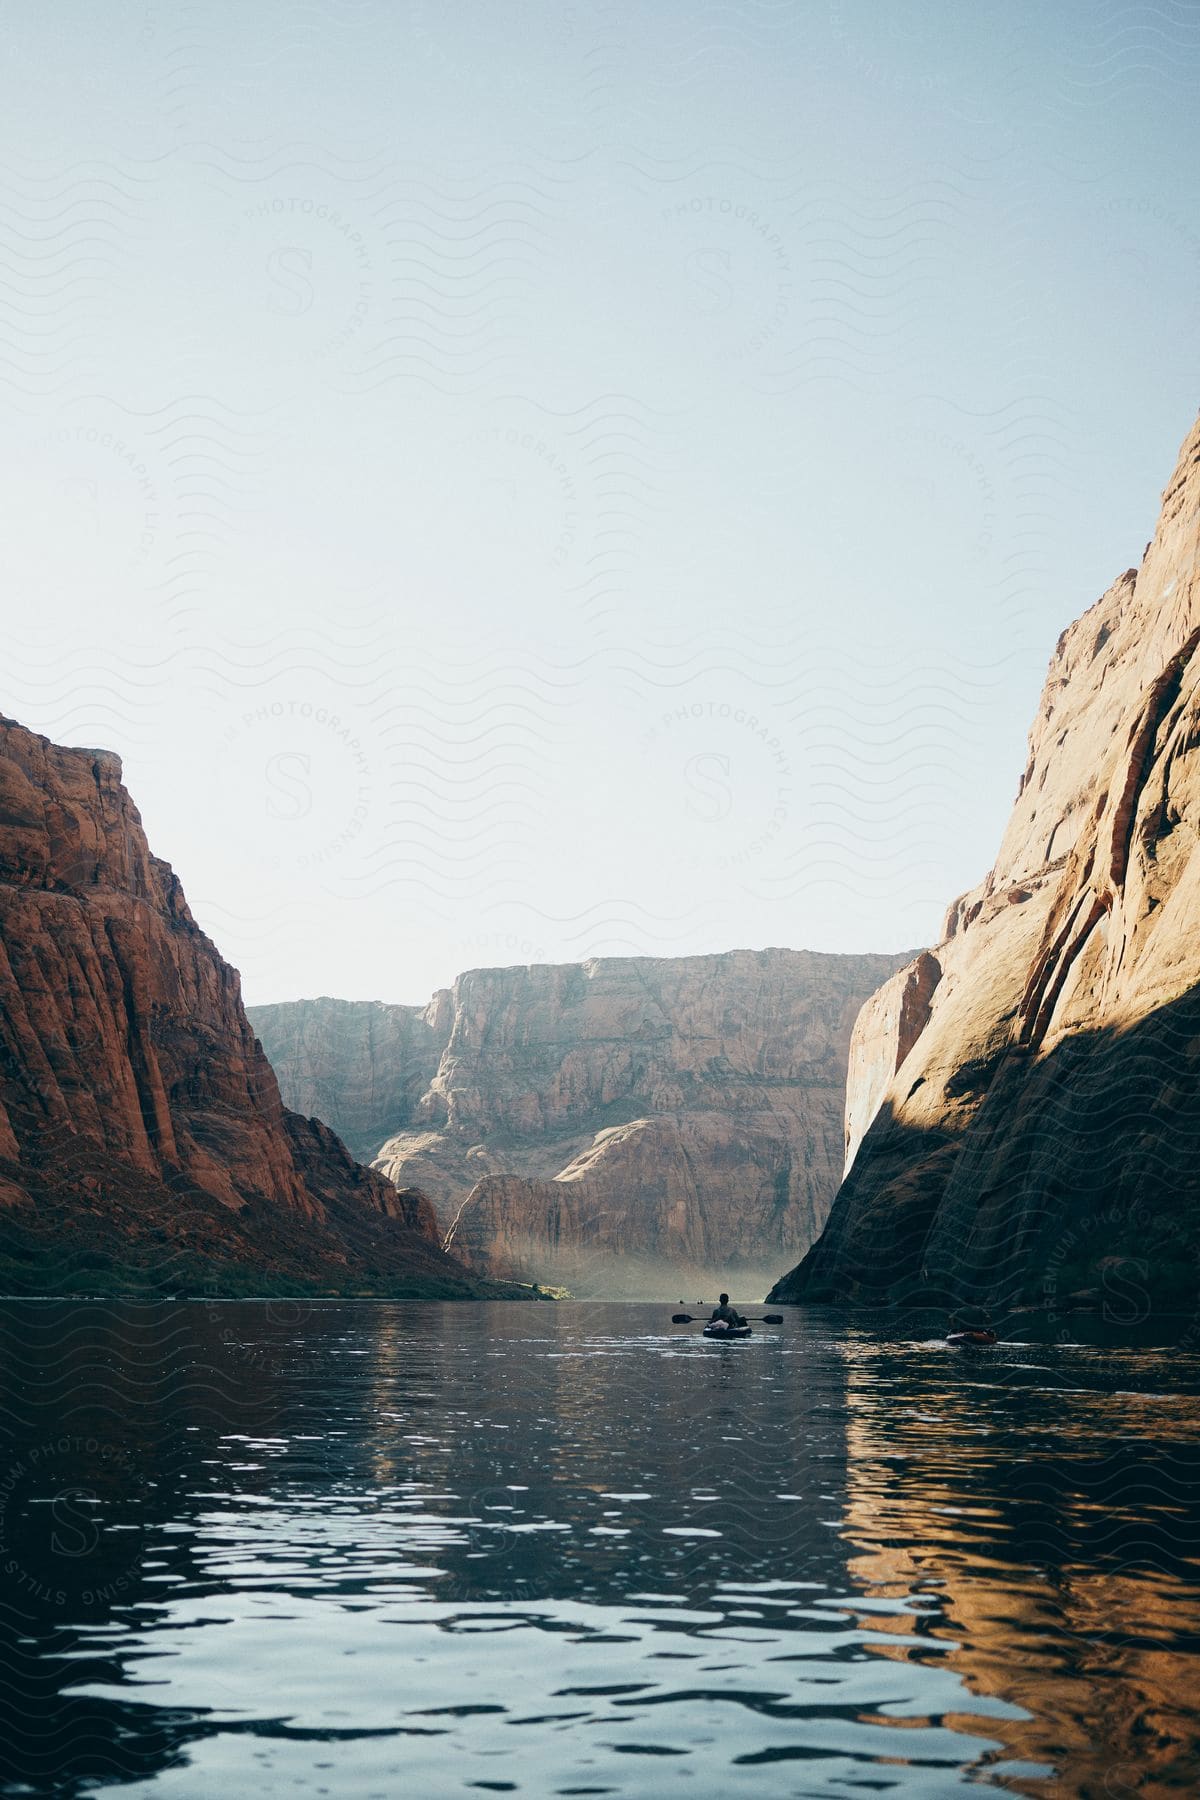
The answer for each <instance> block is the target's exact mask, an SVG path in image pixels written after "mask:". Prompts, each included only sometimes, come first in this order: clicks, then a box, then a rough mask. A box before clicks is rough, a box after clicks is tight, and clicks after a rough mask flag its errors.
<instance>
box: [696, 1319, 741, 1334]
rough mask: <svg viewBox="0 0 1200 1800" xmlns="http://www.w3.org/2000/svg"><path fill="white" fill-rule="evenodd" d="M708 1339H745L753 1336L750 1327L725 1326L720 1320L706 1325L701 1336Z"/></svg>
mask: <svg viewBox="0 0 1200 1800" xmlns="http://www.w3.org/2000/svg"><path fill="white" fill-rule="evenodd" d="M701 1335H702V1336H704V1337H707V1338H744V1337H749V1336H750V1335H751V1330H750V1327H749V1325H725V1324H723V1323H722V1322H721V1321H720V1320H719V1319H717V1320H714V1321H713V1323H712V1324H711V1325H706V1326H705V1327H704V1331H703V1333H702V1334H701Z"/></svg>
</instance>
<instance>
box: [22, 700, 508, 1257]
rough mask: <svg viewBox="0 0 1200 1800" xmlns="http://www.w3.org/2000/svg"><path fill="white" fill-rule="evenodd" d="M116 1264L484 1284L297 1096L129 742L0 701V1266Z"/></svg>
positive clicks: (417, 1206)
mask: <svg viewBox="0 0 1200 1800" xmlns="http://www.w3.org/2000/svg"><path fill="white" fill-rule="evenodd" d="M126 1267H128V1269H131V1270H140V1271H141V1277H140V1278H141V1279H143V1280H144V1282H146V1283H149V1284H150V1285H153V1284H154V1283H155V1282H156V1281H158V1282H165V1283H168V1284H170V1283H172V1282H173V1281H174V1280H175V1279H176V1278H178V1279H181V1280H187V1281H189V1282H191V1283H193V1284H194V1283H195V1282H197V1281H200V1280H203V1279H204V1278H205V1271H208V1272H209V1273H210V1274H212V1275H213V1280H214V1281H216V1282H217V1285H218V1287H219V1286H220V1281H219V1280H218V1278H217V1276H216V1275H215V1274H214V1273H213V1271H215V1270H217V1269H218V1268H220V1269H223V1270H225V1272H226V1276H228V1273H229V1271H230V1270H240V1271H241V1272H242V1274H243V1275H244V1277H245V1279H246V1281H247V1282H248V1283H251V1284H253V1281H254V1278H255V1276H256V1275H262V1276H274V1277H278V1279H279V1281H280V1283H282V1284H283V1285H286V1283H287V1282H288V1281H289V1280H295V1281H312V1282H317V1283H320V1284H322V1285H335V1286H336V1285H338V1284H345V1283H350V1284H354V1283H361V1282H366V1281H369V1280H370V1279H373V1278H375V1277H378V1278H379V1279H380V1280H381V1281H383V1282H384V1283H385V1285H386V1284H391V1286H393V1287H398V1288H400V1289H404V1290H406V1291H413V1292H416V1291H418V1290H419V1291H426V1290H427V1291H429V1292H451V1291H463V1292H467V1291H471V1290H472V1288H473V1286H474V1285H476V1284H473V1282H472V1279H471V1278H470V1277H468V1276H467V1275H466V1274H465V1272H464V1271H463V1270H461V1269H459V1268H457V1267H456V1266H455V1265H453V1264H452V1263H451V1262H450V1261H449V1260H448V1259H447V1258H446V1257H444V1256H443V1254H442V1252H441V1249H440V1238H439V1233H438V1229H437V1225H436V1221H435V1218H434V1214H433V1211H432V1208H431V1207H430V1206H429V1204H428V1202H427V1201H425V1200H423V1199H422V1198H420V1197H419V1196H417V1197H414V1196H412V1195H408V1196H402V1195H400V1194H398V1193H397V1191H396V1188H395V1187H394V1186H393V1185H392V1183H391V1182H389V1181H387V1180H386V1179H384V1178H383V1177H382V1176H380V1175H378V1174H376V1173H374V1172H372V1171H370V1170H368V1169H365V1168H362V1167H360V1166H359V1165H358V1164H357V1163H356V1162H354V1160H353V1159H352V1158H351V1157H350V1155H349V1153H348V1152H347V1150H346V1148H345V1146H344V1144H342V1143H341V1141H340V1140H339V1139H338V1138H337V1137H336V1136H335V1135H334V1134H333V1132H332V1131H330V1130H329V1129H328V1127H327V1126H325V1125H323V1124H321V1123H319V1122H318V1121H316V1120H311V1119H305V1118H301V1117H298V1116H296V1115H295V1114H293V1113H290V1112H288V1111H287V1110H285V1108H284V1106H283V1103H282V1101H281V1099H280V1096H279V1089H278V1086H277V1085H276V1081H275V1076H274V1074H273V1073H272V1070H271V1067H270V1064H269V1063H268V1062H267V1059H266V1057H265V1056H264V1055H263V1053H262V1050H261V1048H260V1046H259V1044H258V1043H257V1041H256V1039H255V1037H254V1033H253V1032H252V1030H251V1028H250V1025H249V1023H248V1021H247V1019H246V1015H245V1012H244V1011H243V1008H242V1002H241V993H240V986H239V981H238V976H237V972H236V971H235V970H234V969H231V968H230V966H229V965H228V963H226V962H224V961H223V960H222V958H221V956H220V955H219V954H218V952H217V950H216V948H215V946H214V945H213V944H212V943H211V942H210V941H209V939H208V938H207V937H206V936H205V935H204V933H203V932H202V931H201V930H200V928H199V927H198V926H197V924H196V922H195V920H194V919H193V918H192V915H191V913H190V912H189V910H188V906H187V902H186V900H185V899H184V896H183V891H182V889H181V888H180V885H179V882H178V881H177V879H176V877H175V875H174V874H173V873H172V871H171V869H170V868H169V867H168V865H167V864H166V863H164V862H161V861H160V860H159V859H158V858H157V857H155V856H153V855H152V854H151V852H150V848H149V846H148V844H147V842H146V838H145V834H144V832H143V830H142V824H141V819H140V818H139V816H138V812H137V809H136V807H135V806H134V804H133V802H132V800H131V799H130V797H129V795H128V793H127V792H126V790H125V788H124V787H123V785H122V783H121V765H120V762H119V760H118V758H117V757H115V756H113V755H111V754H110V753H108V752H105V751H100V750H72V749H64V748H61V747H60V746H58V745H55V744H52V743H50V742H48V741H47V739H45V738H42V737H38V736H35V735H34V733H32V732H30V731H26V730H25V729H24V728H23V727H21V726H20V725H18V724H16V723H14V722H13V721H12V720H10V719H4V718H0V1275H2V1276H3V1279H4V1281H5V1282H6V1284H7V1291H10V1292H12V1291H18V1292H28V1291H39V1290H40V1289H44V1287H45V1286H46V1284H48V1283H49V1284H51V1285H53V1283H54V1282H55V1279H56V1271H57V1277H60V1278H62V1279H63V1280H64V1282H65V1285H67V1286H69V1287H74V1288H75V1289H76V1290H77V1289H78V1287H79V1284H80V1280H82V1279H84V1278H85V1277H86V1272H87V1270H88V1269H93V1270H96V1271H102V1272H103V1273H102V1274H97V1277H96V1286H97V1287H98V1288H99V1289H101V1290H103V1289H104V1288H105V1287H107V1286H110V1285H111V1284H112V1282H113V1281H114V1280H116V1282H117V1285H118V1286H119V1285H121V1282H122V1280H123V1277H122V1275H121V1270H122V1269H123V1268H126ZM224 1279H225V1277H221V1280H224Z"/></svg>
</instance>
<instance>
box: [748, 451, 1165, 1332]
mask: <svg viewBox="0 0 1200 1800" xmlns="http://www.w3.org/2000/svg"><path fill="white" fill-rule="evenodd" d="M1198 573H1200V426H1197V428H1196V429H1194V430H1193V432H1192V433H1191V435H1190V437H1189V438H1188V440H1187V442H1186V443H1185V445H1184V447H1183V452H1182V454H1181V457H1180V461H1179V465H1178V467H1177V469H1176V471H1175V474H1174V476H1173V477H1172V480H1171V482H1170V484H1169V486H1168V488H1167V490H1166V493H1165V495H1164V498H1163V507H1162V514H1161V517H1160V520H1159V525H1158V529H1157V531H1156V533H1155V537H1154V539H1153V542H1152V543H1151V544H1150V545H1149V547H1148V548H1147V551H1146V555H1145V557H1144V559H1143V561H1142V565H1141V567H1140V569H1137V570H1133V569H1131V570H1128V571H1127V572H1126V573H1125V574H1124V575H1123V576H1121V578H1120V579H1119V580H1118V581H1117V582H1115V583H1114V585H1113V586H1112V587H1111V588H1110V589H1109V591H1108V592H1107V593H1106V594H1105V595H1104V597H1103V598H1102V599H1101V600H1100V601H1098V602H1097V604H1096V605H1095V606H1094V607H1092V609H1091V610H1090V611H1089V612H1087V613H1085V614H1084V615H1083V617H1082V618H1081V619H1079V620H1077V621H1076V623H1075V624H1074V625H1072V626H1071V627H1070V628H1069V629H1068V630H1067V631H1065V632H1064V633H1063V635H1062V637H1061V638H1060V639H1059V642H1058V645H1057V648H1056V650H1055V654H1054V658H1053V660H1052V662H1051V665H1050V671H1049V674H1048V676H1047V680H1046V685H1045V688H1044V690H1043V694H1042V700H1041V705H1040V708H1039V711H1038V716H1037V719H1036V720H1035V722H1034V726H1033V729H1032V731H1031V733H1030V740H1029V757H1028V761H1027V765H1026V768H1025V771H1024V773H1023V775H1022V777H1021V782H1020V787H1019V790H1018V794H1017V800H1016V804H1015V806H1014V809H1013V814H1012V817H1011V819H1010V822H1009V826H1008V829H1007V831H1006V833H1005V837H1004V841H1003V843H1002V845H1001V848H1000V853H999V856H998V858H997V861H996V865H995V867H994V869H993V870H992V872H991V874H990V875H989V876H988V877H987V879H986V881H984V882H983V883H982V884H981V886H980V887H978V888H976V889H975V890H973V891H972V892H971V893H969V894H966V895H964V896H963V897H962V899H960V900H958V901H956V902H955V903H954V905H953V906H952V907H951V908H950V911H949V913H948V915H947V919H946V925H945V929H944V935H943V941H942V942H941V943H940V944H938V945H937V946H935V948H934V949H933V951H932V952H930V953H928V954H927V955H926V956H925V957H923V958H920V959H918V962H917V963H916V964H914V965H913V966H912V967H911V968H910V969H908V970H905V971H902V972H901V973H900V974H898V975H896V976H895V977H893V979H892V981H891V982H889V983H888V984H886V985H885V987H884V988H883V989H881V991H880V992H879V993H878V994H877V995H875V996H874V997H873V998H872V999H871V1000H870V1001H869V1002H868V1003H867V1005H866V1006H865V1007H864V1009H863V1012H862V1014H861V1015H860V1017H859V1020H858V1022H857V1024H856V1026H855V1032H854V1041H853V1045H852V1049H851V1056H850V1068H851V1077H850V1088H849V1092H848V1100H847V1132H848V1140H849V1150H850V1157H851V1161H850V1164H849V1168H848V1173H847V1178H846V1181H845V1183H844V1185H843V1187H842V1189H841V1191H840V1193H839V1195H838V1199H837V1202H836V1205H835V1207H834V1211H833V1213H832V1215H831V1218H830V1222H829V1225H828V1227H827V1229H826V1232H825V1235H824V1236H823V1238H822V1240H821V1242H820V1243H819V1244H818V1246H817V1247H816V1249H815V1250H814V1251H813V1252H812V1253H811V1254H810V1255H809V1256H808V1257H807V1258H806V1259H805V1261H804V1262H803V1263H802V1264H801V1265H800V1267H799V1268H797V1269H795V1270H793V1272H792V1273H791V1274H790V1275H789V1276H787V1277H785V1278H784V1280H783V1281H781V1282H780V1283H779V1284H778V1285H777V1287H776V1289H775V1290H774V1295H773V1297H774V1298H776V1299H780V1300H782V1299H798V1298H801V1297H808V1298H813V1297H816V1296H818V1295H820V1296H822V1297H832V1296H835V1295H836V1296H846V1297H853V1296H858V1297H865V1296H866V1295H867V1294H870V1295H871V1296H872V1297H873V1298H876V1299H878V1298H880V1297H892V1298H901V1297H903V1298H918V1297H920V1296H922V1295H923V1294H924V1293H926V1292H930V1291H936V1292H937V1293H939V1294H946V1295H949V1296H950V1297H952V1298H957V1299H968V1298H973V1299H990V1300H997V1301H1001V1302H1004V1303H1016V1302H1025V1303H1027V1302H1029V1301H1030V1300H1034V1299H1037V1298H1038V1297H1039V1294H1041V1295H1042V1297H1043V1298H1044V1297H1045V1293H1044V1288H1045V1284H1046V1282H1047V1281H1052V1282H1053V1284H1054V1287H1055V1291H1056V1293H1057V1294H1058V1295H1059V1297H1060V1299H1061V1298H1062V1296H1063V1294H1064V1293H1065V1292H1066V1291H1068V1290H1071V1291H1074V1292H1075V1293H1076V1294H1077V1295H1078V1296H1079V1297H1080V1298H1081V1299H1082V1298H1083V1297H1084V1296H1090V1297H1092V1298H1093V1299H1094V1297H1095V1296H1096V1295H1097V1294H1099V1293H1100V1292H1101V1291H1102V1289H1103V1288H1104V1286H1105V1284H1106V1283H1107V1282H1110V1281H1111V1280H1112V1278H1113V1270H1114V1268H1115V1266H1116V1264H1117V1263H1119V1261H1120V1260H1121V1258H1122V1257H1130V1256H1132V1257H1133V1258H1134V1261H1135V1262H1137V1263H1138V1264H1139V1265H1144V1267H1142V1272H1141V1274H1139V1275H1137V1277H1136V1279H1137V1282H1138V1283H1139V1284H1140V1290H1139V1291H1141V1292H1142V1293H1143V1294H1144V1295H1145V1296H1147V1301H1146V1303H1147V1304H1152V1303H1156V1302H1157V1303H1159V1304H1166V1303H1167V1302H1168V1301H1170V1302H1171V1303H1172V1304H1174V1303H1176V1302H1178V1300H1179V1295H1180V1292H1181V1285H1182V1284H1185V1283H1187V1282H1190V1283H1192V1284H1193V1286H1194V1282H1195V1275H1196V1266H1195V1257H1194V1252H1193V1238H1194V1225H1193V1220H1194V1217H1195V1208H1194V1205H1193V1195H1194V1187H1195V1175H1194V1168H1195V1153H1196V1148H1197V1118H1198V1115H1197V1090H1198V1080H1200V1068H1198V1066H1197V1050H1196V1045H1197V1035H1198V1033H1200V1017H1198V1016H1197V1003H1196V989H1197V984H1200V854H1198V840H1200V655H1198V650H1197V646H1198V645H1200V580H1198ZM1058 1265H1061V1268H1060V1270H1059V1274H1058V1275H1057V1276H1055V1274H1054V1270H1055V1268H1056V1266H1058ZM1181 1270H1182V1271H1183V1272H1184V1273H1183V1274H1182V1275H1181Z"/></svg>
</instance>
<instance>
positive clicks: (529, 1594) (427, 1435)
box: [0, 1301, 1200, 1800]
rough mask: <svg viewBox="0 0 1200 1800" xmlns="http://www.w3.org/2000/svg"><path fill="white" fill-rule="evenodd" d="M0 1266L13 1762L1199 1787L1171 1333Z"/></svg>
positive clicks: (852, 1790) (1065, 1790) (1185, 1472)
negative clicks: (1138, 1335) (719, 1315)
mask: <svg viewBox="0 0 1200 1800" xmlns="http://www.w3.org/2000/svg"><path fill="white" fill-rule="evenodd" d="M669 1316H670V1309H669V1308H657V1307H646V1306H629V1305H585V1304H564V1305H559V1306H552V1305H521V1304H515V1305H514V1304H509V1305H495V1306H471V1305H460V1306H449V1305H433V1304H422V1305H417V1306H414V1305H407V1306H401V1305H391V1304H382V1303H374V1302H363V1303H358V1304H350V1305H345V1304H334V1303H328V1304H326V1303H300V1304H293V1303H290V1302H278V1301H275V1302H261V1303H260V1302H248V1303H241V1304H233V1303H185V1304H175V1305H171V1304H161V1305H155V1306H135V1305H114V1304H112V1303H100V1302H96V1303H90V1304H82V1303H71V1304H67V1303H43V1304H35V1303H13V1302H8V1303H5V1304H4V1306H3V1308H2V1310H0V1377H2V1379H3V1387H4V1414H3V1420H2V1423H3V1431H4V1444H3V1448H2V1449H0V1582H2V1588H0V1593H2V1614H0V1633H2V1636H0V1658H2V1662H0V1725H2V1727H3V1736H2V1747H0V1757H2V1758H3V1764H2V1767H3V1777H2V1779H0V1792H3V1793H5V1794H39V1795H50V1794H53V1795H62V1796H68V1795H75V1794H83V1793H95V1792H101V1793H113V1792H117V1791H120V1792H122V1793H124V1794H127V1795H142V1794H145V1795H150V1794H153V1795H154V1796H155V1797H156V1800H159V1797H161V1800H175V1797H182V1796H188V1797H192V1796H197V1797H200V1796H205V1797H207V1796H215V1795H218V1794H221V1795H233V1796H237V1795H242V1794H246V1795H254V1796H257V1795H269V1794H270V1795H274V1794H279V1795H297V1796H299V1795H330V1796H335V1797H337V1800H341V1797H342V1796H347V1797H350V1800H359V1797H361V1800H366V1797H367V1796H379V1797H380V1800H394V1797H395V1796H397V1795H421V1796H430V1795H433V1796H440V1795H443V1794H445V1795H451V1794H462V1795H470V1794H481V1793H482V1794H487V1793H518V1794H523V1795H534V1796H541V1795H584V1794H594V1795H599V1794H608V1795H618V1796H639V1797H640V1796H651V1795H659V1794H681V1795H697V1796H699V1795H701V1794H704V1795H709V1794H714V1793H715V1794H720V1795H733V1796H742V1795H745V1796H750V1795H754V1796H762V1795H763V1794H764V1793H768V1794H771V1795H814V1796H815V1795H821V1796H825V1795H830V1796H832V1795H846V1796H855V1797H858V1800H862V1797H863V1796H878V1795H885V1796H896V1797H901V1796H902V1797H904V1800H909V1797H910V1796H911V1797H912V1800H940V1797H942V1796H949V1795H959V1794H969V1793H977V1792H978V1791H979V1788H980V1787H981V1786H982V1787H984V1788H987V1787H989V1786H991V1787H993V1788H995V1789H996V1790H998V1791H1001V1790H1008V1791H1012V1792H1017V1793H1026V1794H1035V1795H1045V1796H1048V1797H1053V1800H1060V1797H1062V1796H1067V1795H1070V1796H1093V1795H1094V1796H1098V1797H1103V1800H1120V1797H1121V1796H1124V1795H1131V1794H1135V1793H1137V1794H1143V1795H1158V1794H1195V1793H1197V1792H1200V1752H1198V1750H1197V1719H1198V1716H1200V1711H1198V1709H1200V1563H1198V1560H1197V1559H1198V1552H1200V1530H1198V1515H1200V1488H1198V1485H1197V1474H1198V1472H1200V1407H1198V1406H1197V1401H1196V1395H1197V1392H1198V1390H1200V1359H1198V1358H1197V1356H1196V1355H1195V1354H1193V1353H1191V1352H1189V1351H1187V1350H1180V1351H1176V1352H1171V1353H1167V1352H1162V1351H1155V1350H1129V1349H1124V1350H1122V1349H1114V1348H1112V1347H1101V1346H1096V1345H1091V1346H1089V1345H1085V1344H1078V1345H1071V1344H1063V1343H1058V1342H1056V1343H1054V1344H1052V1345H1046V1344H1019V1343H1009V1344H1003V1345H1000V1346H998V1347H997V1348H996V1349H995V1350H991V1351H986V1352H983V1351H976V1352H965V1353H964V1352H957V1351H954V1350H951V1349H948V1348H946V1347H945V1346H943V1345H941V1344H939V1343H936V1342H934V1341H920V1339H919V1338H913V1339H910V1340H908V1341H906V1340H905V1339H904V1337H903V1336H902V1335H899V1334H897V1332H896V1328H895V1327H894V1326H893V1327H890V1328H886V1329H885V1328H884V1327H882V1326H880V1327H876V1328H870V1327H868V1326H865V1325H864V1324H863V1323H862V1322H861V1321H859V1320H856V1319H855V1318H853V1317H851V1316H839V1315H837V1314H834V1313H831V1312H816V1311H812V1312H800V1311H790V1312H789V1313H788V1316H787V1321H786V1323H785V1324H784V1325H783V1326H780V1327H763V1328H761V1330H760V1332H759V1334H758V1335H756V1336H755V1337H754V1338H752V1339H750V1340H748V1341H747V1342H744V1343H737V1344H719V1343H707V1342H705V1341H704V1340H703V1339H701V1338H699V1337H698V1336H697V1335H696V1332H697V1330H698V1327H692V1328H688V1327H681V1326H672V1325H671V1324H670V1323H669Z"/></svg>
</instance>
